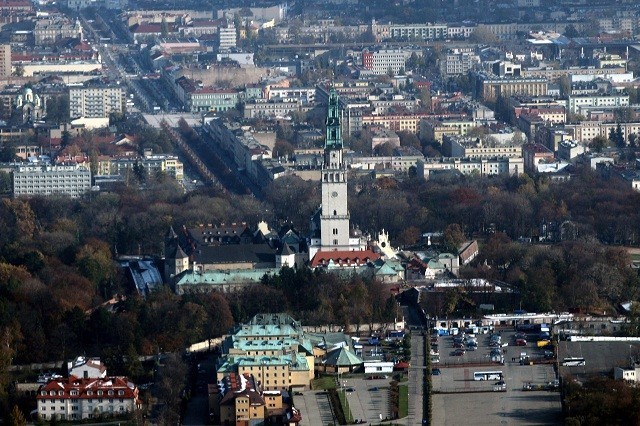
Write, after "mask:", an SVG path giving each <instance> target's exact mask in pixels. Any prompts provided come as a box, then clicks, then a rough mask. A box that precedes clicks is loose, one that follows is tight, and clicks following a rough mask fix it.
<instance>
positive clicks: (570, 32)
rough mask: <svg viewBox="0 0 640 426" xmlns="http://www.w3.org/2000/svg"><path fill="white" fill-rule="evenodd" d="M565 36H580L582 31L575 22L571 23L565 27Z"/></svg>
mask: <svg viewBox="0 0 640 426" xmlns="http://www.w3.org/2000/svg"><path fill="white" fill-rule="evenodd" d="M564 36H565V37H568V38H574V37H580V33H579V32H578V30H577V29H576V27H575V26H574V25H573V24H569V25H567V26H566V27H565V29H564Z"/></svg>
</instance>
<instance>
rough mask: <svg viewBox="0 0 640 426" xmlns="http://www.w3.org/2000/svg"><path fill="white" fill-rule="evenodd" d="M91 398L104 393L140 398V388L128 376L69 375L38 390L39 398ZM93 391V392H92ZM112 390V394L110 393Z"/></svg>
mask: <svg viewBox="0 0 640 426" xmlns="http://www.w3.org/2000/svg"><path fill="white" fill-rule="evenodd" d="M72 391H73V392H77V394H75V393H74V395H73V398H78V399H91V398H96V397H97V396H100V394H98V392H102V395H103V396H105V397H107V396H113V397H117V398H126V399H132V398H134V399H136V400H137V399H138V388H137V387H136V385H134V384H133V383H132V382H130V381H129V379H128V378H126V377H120V376H118V377H105V378H104V379H80V378H78V377H76V376H69V377H68V378H66V379H58V380H51V381H50V382H49V383H47V384H46V385H43V386H41V387H40V389H39V390H38V396H37V399H66V398H70V397H71V396H72V395H71V392H72ZM90 392H91V393H90ZM109 392H112V394H109Z"/></svg>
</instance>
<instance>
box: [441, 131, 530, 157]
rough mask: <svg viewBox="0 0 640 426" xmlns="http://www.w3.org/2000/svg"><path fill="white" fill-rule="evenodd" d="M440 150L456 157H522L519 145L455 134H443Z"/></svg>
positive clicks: (448, 155) (446, 154)
mask: <svg viewBox="0 0 640 426" xmlns="http://www.w3.org/2000/svg"><path fill="white" fill-rule="evenodd" d="M442 151H443V152H442V153H443V154H444V155H445V156H447V157H458V158H473V159H481V158H495V157H512V158H515V157H522V147H521V146H515V145H513V144H500V143H490V142H488V141H484V142H483V141H481V140H479V139H477V138H469V137H464V136H455V135H444V136H443V141H442Z"/></svg>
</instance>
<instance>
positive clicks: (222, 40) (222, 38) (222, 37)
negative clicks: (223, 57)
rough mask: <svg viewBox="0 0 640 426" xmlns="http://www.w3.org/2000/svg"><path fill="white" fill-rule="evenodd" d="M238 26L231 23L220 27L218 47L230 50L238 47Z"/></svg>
mask: <svg viewBox="0 0 640 426" xmlns="http://www.w3.org/2000/svg"><path fill="white" fill-rule="evenodd" d="M236 43H237V40H236V27H235V26H233V24H229V25H227V26H225V27H220V28H218V49H220V50H229V49H231V48H234V47H236Z"/></svg>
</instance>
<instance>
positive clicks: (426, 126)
mask: <svg viewBox="0 0 640 426" xmlns="http://www.w3.org/2000/svg"><path fill="white" fill-rule="evenodd" d="M479 125H480V123H479V122H477V121H473V120H427V119H423V120H420V136H421V137H423V138H426V139H430V140H434V141H436V142H440V143H442V139H443V137H444V135H461V136H464V135H466V134H467V132H468V131H469V130H470V129H473V128H474V127H478V126H479Z"/></svg>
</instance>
